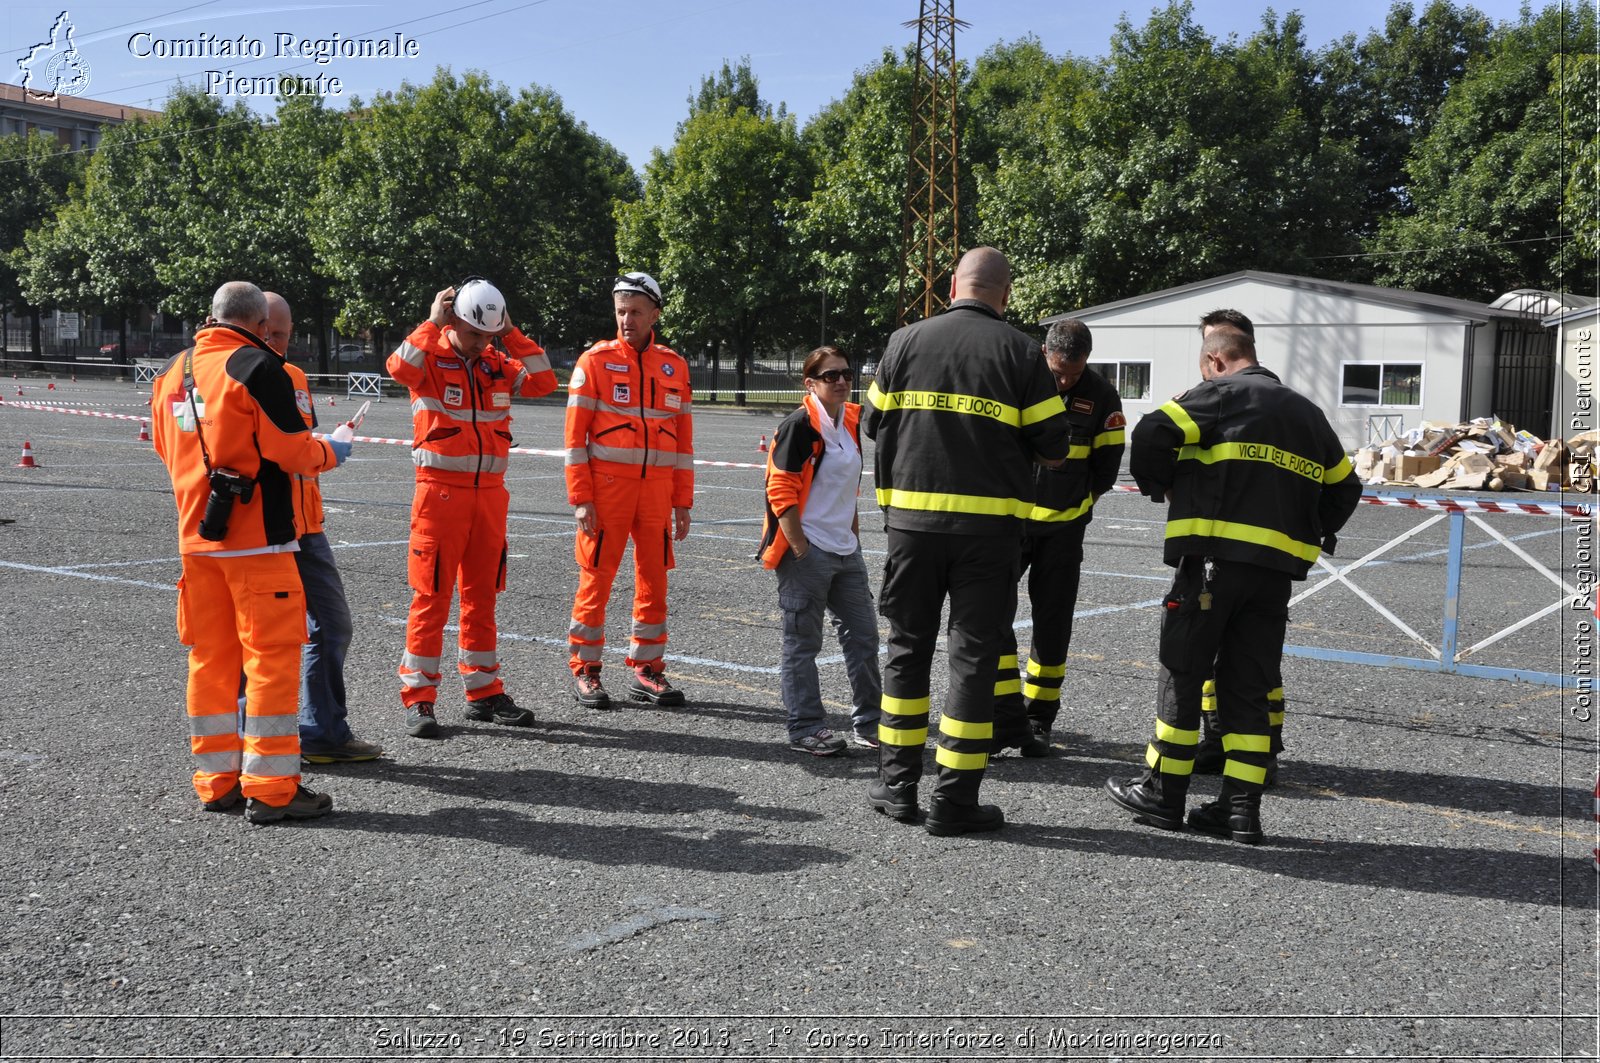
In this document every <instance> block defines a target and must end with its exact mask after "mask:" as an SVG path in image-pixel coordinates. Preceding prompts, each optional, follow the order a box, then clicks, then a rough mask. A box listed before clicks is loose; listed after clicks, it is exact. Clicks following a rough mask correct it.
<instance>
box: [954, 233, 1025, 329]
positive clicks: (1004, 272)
mask: <svg viewBox="0 0 1600 1063" xmlns="http://www.w3.org/2000/svg"><path fill="white" fill-rule="evenodd" d="M957 299H979V300H982V301H983V302H985V303H988V304H989V305H990V306H992V307H993V308H994V309H995V310H996V311H997V312H999V313H1004V312H1005V309H1006V303H1007V302H1008V301H1009V300H1010V299H1011V263H1010V262H1007V261H1006V256H1005V255H1002V254H1001V253H1000V252H999V251H996V250H995V249H994V248H992V247H974V248H973V249H972V250H971V251H968V252H967V253H966V254H964V255H962V256H961V261H960V262H958V263H956V272H955V276H953V277H951V278H950V301H951V302H955V301H956V300H957Z"/></svg>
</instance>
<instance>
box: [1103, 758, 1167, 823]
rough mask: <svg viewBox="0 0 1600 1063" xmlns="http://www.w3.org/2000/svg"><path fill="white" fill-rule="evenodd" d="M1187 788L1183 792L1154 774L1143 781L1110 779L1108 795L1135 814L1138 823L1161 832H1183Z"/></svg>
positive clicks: (1107, 786) (1149, 773) (1107, 784)
mask: <svg viewBox="0 0 1600 1063" xmlns="http://www.w3.org/2000/svg"><path fill="white" fill-rule="evenodd" d="M1186 791H1187V787H1185V788H1184V790H1182V791H1180V790H1179V789H1178V788H1177V787H1175V786H1172V785H1171V784H1170V783H1168V782H1166V781H1164V780H1163V778H1162V776H1160V775H1159V774H1156V773H1155V772H1146V773H1145V776H1144V778H1142V779H1107V780H1106V795H1107V796H1108V797H1110V798H1111V800H1112V801H1115V802H1116V803H1117V804H1118V805H1121V806H1122V807H1123V808H1125V809H1127V810H1128V811H1129V812H1132V813H1133V821H1134V822H1135V823H1144V824H1146V825H1148V826H1151V827H1160V828H1161V829H1162V830H1182V829H1183V800H1184V797H1185V796H1186Z"/></svg>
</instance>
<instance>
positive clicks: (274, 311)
mask: <svg viewBox="0 0 1600 1063" xmlns="http://www.w3.org/2000/svg"><path fill="white" fill-rule="evenodd" d="M262 295H263V297H264V298H265V299H266V300H267V331H266V332H264V333H262V336H261V338H262V339H264V340H266V341H267V344H268V345H269V346H270V347H271V348H272V349H273V350H274V351H276V352H277V353H278V356H279V357H282V358H287V357H289V337H290V336H292V335H294V315H293V314H291V313H290V311H289V300H287V299H285V298H284V297H283V296H281V295H279V294H278V293H277V292H263V293H262Z"/></svg>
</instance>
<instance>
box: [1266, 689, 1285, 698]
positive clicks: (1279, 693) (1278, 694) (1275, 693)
mask: <svg viewBox="0 0 1600 1063" xmlns="http://www.w3.org/2000/svg"><path fill="white" fill-rule="evenodd" d="M1267 700H1268V701H1282V700H1283V688H1282V687H1273V688H1272V689H1271V690H1269V691H1267Z"/></svg>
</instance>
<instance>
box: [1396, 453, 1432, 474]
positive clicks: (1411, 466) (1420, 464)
mask: <svg viewBox="0 0 1600 1063" xmlns="http://www.w3.org/2000/svg"><path fill="white" fill-rule="evenodd" d="M1443 464H1444V461H1443V459H1441V458H1440V457H1439V456H1438V455H1437V454H1402V455H1400V458H1399V460H1398V461H1396V462H1395V465H1394V478H1395V479H1396V480H1415V479H1416V478H1417V477H1418V476H1423V475H1425V474H1427V473H1430V472H1433V471H1435V470H1437V469H1438V468H1439V466H1440V465H1443Z"/></svg>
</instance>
